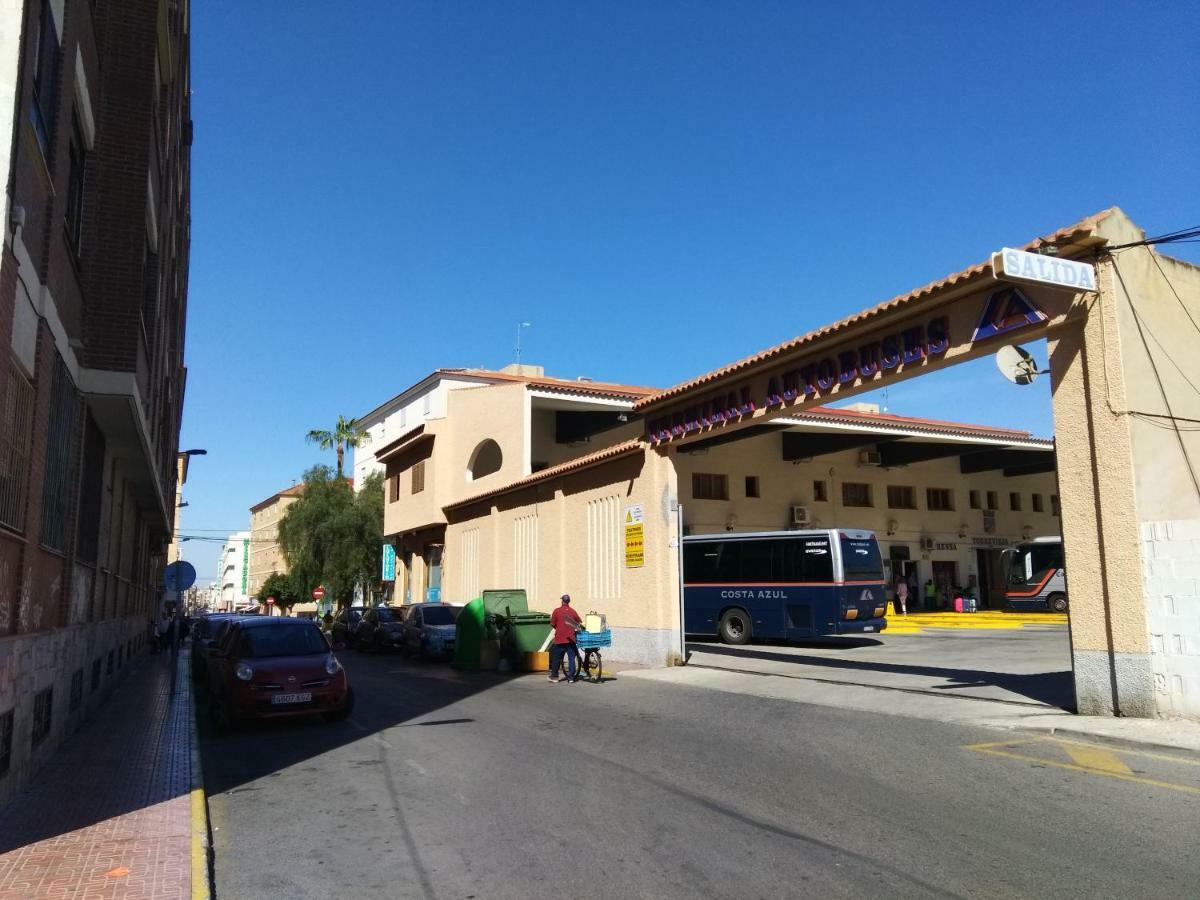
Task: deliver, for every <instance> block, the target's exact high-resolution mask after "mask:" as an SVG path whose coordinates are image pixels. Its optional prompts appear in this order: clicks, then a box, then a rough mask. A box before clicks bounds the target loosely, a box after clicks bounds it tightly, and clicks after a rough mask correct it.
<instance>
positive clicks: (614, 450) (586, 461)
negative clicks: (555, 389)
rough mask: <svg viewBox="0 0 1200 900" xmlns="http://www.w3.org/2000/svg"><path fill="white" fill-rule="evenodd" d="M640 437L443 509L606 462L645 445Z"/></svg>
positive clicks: (464, 504)
mask: <svg viewBox="0 0 1200 900" xmlns="http://www.w3.org/2000/svg"><path fill="white" fill-rule="evenodd" d="M646 446H647V444H645V443H644V442H643V441H642V439H641V438H633V439H631V440H628V441H623V442H622V443H620V444H613V446H611V447H605V448H604V449H602V450H597V451H596V452H595V453H589V454H587V455H586V456H580V457H576V458H575V459H569V460H567V461H566V462H564V463H559V464H558V465H557V466H551V467H550V468H548V469H542V471H540V472H534V473H533V474H532V475H526V476H525V477H524V478H518V479H517V480H516V481H510V482H508V484H502V485H500V486H499V487H495V488H492V489H491V490H488V491H484V492H482V493H480V494H475V495H474V496H471V497H467V498H466V499H465V500H457V501H455V502H454V503H447V504H446V506H445V509H457V508H458V507H461V506H468V505H470V504H472V503H478V502H479V501H480V500H486V499H488V498H489V497H495V496H497V495H498V494H506V493H508V492H509V491H515V490H517V489H518V488H523V487H528V486H529V485H531V484H537V483H538V482H541V481H546V480H548V479H551V478H557V477H558V476H559V475H565V474H566V473H568V472H575V471H577V470H579V469H586V468H587V467H588V466H594V465H596V464H597V463H601V462H607V461H608V460H610V459H616V458H617V457H618V456H625V455H626V454H628V453H634V452H637V451H639V450H641V449H642V448H644V447H646Z"/></svg>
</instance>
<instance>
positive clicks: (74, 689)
mask: <svg viewBox="0 0 1200 900" xmlns="http://www.w3.org/2000/svg"><path fill="white" fill-rule="evenodd" d="M82 703H83V669H76V670H75V674H74V675H72V676H71V701H70V706H71V712H75V710H77V709H79V707H80V705H81V704H82Z"/></svg>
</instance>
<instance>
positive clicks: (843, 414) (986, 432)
mask: <svg viewBox="0 0 1200 900" xmlns="http://www.w3.org/2000/svg"><path fill="white" fill-rule="evenodd" d="M783 418H787V419H798V420H801V421H805V422H813V423H820V422H821V421H826V422H828V421H843V422H845V421H850V422H855V423H861V424H863V425H869V426H871V427H875V428H882V429H885V430H911V429H920V430H922V431H932V432H936V433H938V434H944V435H946V436H947V437H982V438H992V439H995V440H998V441H1021V442H1023V443H1035V444H1039V445H1045V446H1046V447H1047V448H1051V449H1052V448H1053V447H1054V441H1048V440H1044V439H1042V438H1035V437H1034V436H1033V434H1032V433H1031V432H1028V431H1020V430H1018V429H1015V428H995V427H993V426H990V425H969V424H967V423H965V422H946V421H943V420H941V419H922V418H916V417H913V416H896V415H892V414H891V413H872V412H862V411H860V410H857V409H839V408H837V407H833V406H819V407H815V408H814V409H808V410H803V411H801V412H796V413H790V414H788V415H786V416H784V417H783Z"/></svg>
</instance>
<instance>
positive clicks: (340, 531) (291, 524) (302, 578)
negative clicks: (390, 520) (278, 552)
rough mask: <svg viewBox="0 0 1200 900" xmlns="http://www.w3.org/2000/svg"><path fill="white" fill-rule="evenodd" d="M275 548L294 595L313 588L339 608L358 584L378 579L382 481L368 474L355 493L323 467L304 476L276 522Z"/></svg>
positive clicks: (369, 586)
mask: <svg viewBox="0 0 1200 900" xmlns="http://www.w3.org/2000/svg"><path fill="white" fill-rule="evenodd" d="M279 545H280V547H281V548H282V550H283V556H284V559H286V560H287V563H288V569H289V571H290V572H291V580H292V585H293V586H294V589H295V591H296V593H297V594H299V595H301V596H308V594H309V593H310V592H311V591H312V589H313V588H315V587H316V586H317V585H321V586H323V587H324V588H325V592H326V595H327V596H328V597H330V598H331V599H332V600H334V601H335V603H336V604H337V605H338V606H345V605H346V604H348V603H349V602H350V600H351V598H352V597H353V596H354V586H355V585H356V584H362V585H363V586H364V588H366V590H367V592H368V593H370V592H371V590H372V588H374V586H375V585H376V584H377V582H378V580H379V575H380V572H379V569H380V565H381V562H382V559H381V557H382V552H383V551H382V545H383V476H382V475H381V474H378V473H377V474H375V475H371V476H370V477H368V478H367V479H366V481H365V482H364V483H363V484H362V485H361V486H360V489H359V491H358V492H357V493H356V492H355V491H354V489H353V488H352V487H350V484H349V482H347V481H346V479H344V478H341V477H340V476H337V475H335V474H334V472H333V470H332V469H330V468H329V467H328V466H315V467H314V468H312V469H309V470H308V471H307V472H305V473H304V493H303V494H301V495H300V499H298V500H297V501H296V502H295V503H293V504H292V505H291V506H289V507H288V509H287V512H286V513H284V515H283V518H282V519H281V520H280V522H279Z"/></svg>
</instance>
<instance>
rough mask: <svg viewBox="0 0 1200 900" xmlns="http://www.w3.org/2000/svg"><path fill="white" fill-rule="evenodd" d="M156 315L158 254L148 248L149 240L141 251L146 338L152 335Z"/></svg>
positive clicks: (143, 315)
mask: <svg viewBox="0 0 1200 900" xmlns="http://www.w3.org/2000/svg"><path fill="white" fill-rule="evenodd" d="M157 315H158V254H157V253H155V252H154V248H153V247H151V246H150V240H149V238H147V239H146V246H145V248H144V249H143V250H142V328H143V329H144V330H145V332H146V336H147V338H149V336H150V335H151V334H153V333H154V319H155V317H156V316H157Z"/></svg>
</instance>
